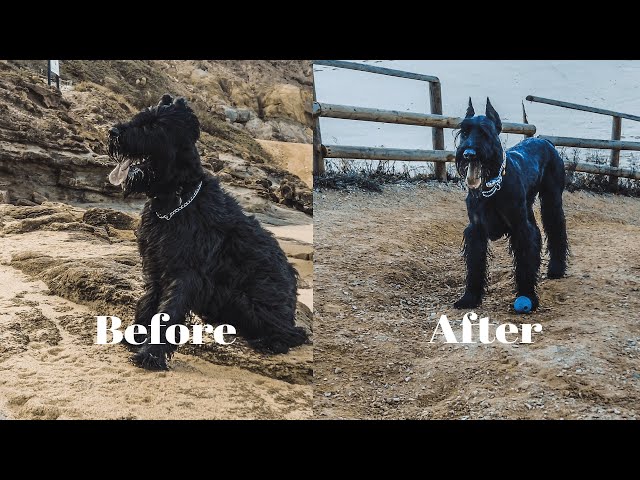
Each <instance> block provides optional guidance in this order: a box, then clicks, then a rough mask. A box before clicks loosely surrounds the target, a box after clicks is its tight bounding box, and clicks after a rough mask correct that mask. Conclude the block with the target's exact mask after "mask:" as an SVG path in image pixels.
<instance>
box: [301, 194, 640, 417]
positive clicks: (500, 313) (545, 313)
mask: <svg viewBox="0 0 640 480" xmlns="http://www.w3.org/2000/svg"><path fill="white" fill-rule="evenodd" d="M465 195H466V193H465V192H463V191H462V190H461V189H459V188H458V187H455V186H443V185H438V184H436V183H430V184H428V185H423V186H389V187H385V190H384V193H382V194H375V193H368V192H362V191H355V192H352V193H346V192H335V191H322V192H319V193H318V192H316V194H315V198H314V203H315V205H314V210H315V213H316V215H315V219H314V220H315V225H316V232H315V242H316V243H315V247H316V252H315V264H314V269H315V272H314V275H315V278H314V285H315V292H314V293H315V317H314V326H315V329H314V333H315V339H316V340H315V345H314V346H315V351H314V359H315V363H314V368H315V378H316V379H317V380H316V384H315V390H314V415H316V416H318V417H319V418H414V419H432V418H444V419H482V418H484V419H495V418H514V419H542V418H554V419H559V418H565V419H584V418H586V419H588V418H615V419H624V418H626V419H631V418H639V417H640V408H639V406H640V347H639V346H640V322H639V321H638V312H639V311H640V295H639V294H638V292H639V291H640V269H639V267H638V258H639V257H640V243H639V242H638V239H639V238H640V220H639V219H640V200H639V199H637V198H628V197H618V196H614V195H594V194H590V193H586V192H575V193H568V192H565V194H564V204H565V211H566V214H567V222H568V235H569V241H570V246H571V250H572V254H573V255H572V257H571V259H570V264H569V270H568V276H567V277H566V278H564V279H561V280H548V279H546V278H545V277H546V275H545V273H546V270H545V268H546V264H547V261H546V260H545V261H544V262H543V269H542V272H543V276H542V277H543V278H542V280H541V282H540V285H539V294H540V308H539V310H538V312H537V313H534V314H531V315H527V316H520V315H516V314H515V313H513V312H512V311H511V304H512V302H513V300H514V297H515V295H514V293H513V273H512V267H511V258H510V257H509V255H508V253H507V244H506V241H505V240H501V241H498V242H494V243H493V244H492V251H493V254H494V257H493V260H492V261H491V263H490V275H491V281H490V290H489V293H488V295H487V296H486V297H485V300H484V303H483V305H482V306H481V307H480V308H478V309H476V311H477V313H478V314H480V315H481V316H483V317H484V316H488V317H489V318H490V319H491V320H492V321H495V322H499V323H504V322H513V323H516V324H520V323H522V322H526V323H534V322H539V323H541V324H542V325H543V333H542V334H540V335H539V336H534V343H533V344H531V345H524V344H522V345H517V344H514V345H504V344H496V343H494V344H492V345H482V344H473V345H451V344H444V343H434V344H430V343H429V340H430V338H431V335H432V333H433V330H434V328H435V325H436V323H437V321H438V319H439V317H440V315H442V314H445V315H447V317H448V318H449V320H451V321H453V322H454V330H455V329H457V330H458V331H459V329H460V321H461V319H462V315H463V314H464V313H465V312H464V311H460V310H454V309H453V307H452V304H453V302H454V301H456V300H457V299H458V298H459V297H460V296H461V294H462V292H463V286H464V264H463V260H462V258H461V256H460V244H461V239H462V231H463V229H464V227H465V225H466V221H467V218H466V209H465V205H464V197H465ZM536 210H539V209H538V208H537V207H536ZM537 213H538V212H537ZM539 223H540V222H539ZM458 335H459V333H458Z"/></svg>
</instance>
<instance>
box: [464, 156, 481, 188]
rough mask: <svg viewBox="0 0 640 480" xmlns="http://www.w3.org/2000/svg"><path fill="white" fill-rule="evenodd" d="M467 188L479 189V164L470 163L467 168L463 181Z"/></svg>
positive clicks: (475, 162)
mask: <svg viewBox="0 0 640 480" xmlns="http://www.w3.org/2000/svg"><path fill="white" fill-rule="evenodd" d="M465 181H466V182H467V186H468V187H469V188H471V189H474V190H475V189H476V188H480V185H482V168H480V162H477V161H471V162H469V166H468V167H467V178H466V179H465Z"/></svg>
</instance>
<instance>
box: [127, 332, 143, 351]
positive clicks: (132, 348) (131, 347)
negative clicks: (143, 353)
mask: <svg viewBox="0 0 640 480" xmlns="http://www.w3.org/2000/svg"><path fill="white" fill-rule="evenodd" d="M146 338H147V337H146V335H136V336H135V338H134V340H135V341H136V342H138V344H135V343H129V342H128V341H127V339H126V338H123V339H122V345H124V346H125V347H126V348H127V350H129V351H130V352H137V351H138V349H139V348H140V347H142V345H143V343H142V342H144V341H145V340H146Z"/></svg>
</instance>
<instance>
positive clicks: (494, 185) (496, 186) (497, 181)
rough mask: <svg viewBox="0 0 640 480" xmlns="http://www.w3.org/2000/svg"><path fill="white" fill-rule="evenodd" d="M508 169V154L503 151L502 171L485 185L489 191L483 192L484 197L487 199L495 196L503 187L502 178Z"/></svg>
mask: <svg viewBox="0 0 640 480" xmlns="http://www.w3.org/2000/svg"><path fill="white" fill-rule="evenodd" d="M506 169H507V152H505V151H504V150H503V151H502V165H500V171H499V172H498V176H497V177H495V178H492V179H491V180H489V181H488V182H487V183H486V184H485V185H486V186H487V188H488V189H489V190H487V191H484V190H483V191H482V196H483V197H485V198H488V197H491V196H493V194H494V193H496V192H497V191H498V190H500V188H501V187H502V176H503V175H504V174H505V173H506Z"/></svg>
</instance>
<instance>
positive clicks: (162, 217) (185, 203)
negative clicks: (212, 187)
mask: <svg viewBox="0 0 640 480" xmlns="http://www.w3.org/2000/svg"><path fill="white" fill-rule="evenodd" d="M200 187H202V182H200V184H199V185H198V188H196V191H195V192H193V195H192V196H191V198H190V199H189V200H187V201H186V202H184V203H183V204H182V205H180V206H179V207H178V208H176V209H175V210H174V211H173V212H171V213H168V214H166V215H160V214H159V213H158V212H156V215H157V216H158V218H161V219H162V220H171V217H173V216H174V215H175V214H176V213H178V212H179V211H180V210H182V209H183V208H186V207H187V206H188V205H189V204H190V203H191V202H193V200H194V199H195V198H196V195H198V192H199V191H200Z"/></svg>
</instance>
